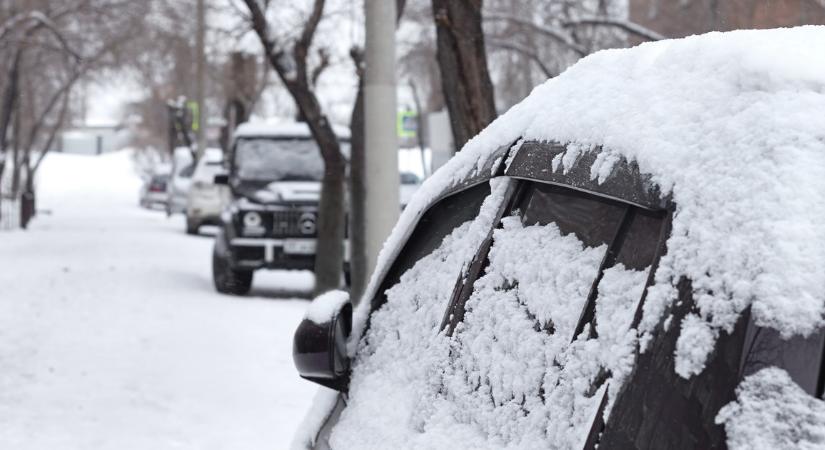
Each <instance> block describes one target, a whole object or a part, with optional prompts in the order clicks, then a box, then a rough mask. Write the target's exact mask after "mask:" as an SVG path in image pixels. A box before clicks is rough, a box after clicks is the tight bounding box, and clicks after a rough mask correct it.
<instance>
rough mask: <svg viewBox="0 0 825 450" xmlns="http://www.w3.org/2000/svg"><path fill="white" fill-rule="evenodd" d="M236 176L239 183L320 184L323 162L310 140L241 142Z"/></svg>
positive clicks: (264, 139)
mask: <svg viewBox="0 0 825 450" xmlns="http://www.w3.org/2000/svg"><path fill="white" fill-rule="evenodd" d="M235 172H236V174H237V176H238V178H240V179H242V180H262V181H319V180H321V177H322V176H323V175H324V160H323V159H322V158H321V152H320V151H319V150H318V146H317V145H316V144H315V141H313V140H311V139H300V138H294V139H288V138H287V139H271V138H270V139H267V138H252V139H240V140H238V143H237V145H236V148H235Z"/></svg>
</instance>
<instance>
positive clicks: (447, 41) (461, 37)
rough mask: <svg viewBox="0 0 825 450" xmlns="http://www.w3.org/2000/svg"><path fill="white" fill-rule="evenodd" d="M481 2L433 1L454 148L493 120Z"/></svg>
mask: <svg viewBox="0 0 825 450" xmlns="http://www.w3.org/2000/svg"><path fill="white" fill-rule="evenodd" d="M482 6H483V0H432V8H433V18H434V20H435V26H436V34H437V42H438V65H439V67H440V68H441V82H442V86H443V91H444V99H445V101H446V104H447V111H448V112H449V114H450V125H451V127H452V132H453V143H454V144H455V147H456V149H460V148H461V147H463V146H464V143H465V142H467V141H468V140H470V138H471V137H473V136H475V135H476V134H478V132H480V131H481V130H482V129H484V127H486V126H487V124H489V123H490V122H492V121H493V119H495V118H496V115H497V114H496V105H495V97H494V92H493V83H492V81H490V73H489V70H488V68H487V51H486V48H485V47H484V32H483V30H482V26H481V10H482Z"/></svg>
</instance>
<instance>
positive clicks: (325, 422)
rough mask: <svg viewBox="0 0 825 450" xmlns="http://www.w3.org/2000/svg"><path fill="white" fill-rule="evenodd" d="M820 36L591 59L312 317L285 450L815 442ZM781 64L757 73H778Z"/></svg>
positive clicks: (819, 330)
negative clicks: (365, 278)
mask: <svg viewBox="0 0 825 450" xmlns="http://www.w3.org/2000/svg"><path fill="white" fill-rule="evenodd" d="M823 47H825V28H823V27H805V28H798V29H784V30H768V31H740V32H732V33H713V34H708V35H703V36H694V37H690V38H686V39H684V40H671V41H662V42H656V43H651V44H644V45H641V46H639V47H636V48H634V49H627V50H611V51H604V52H599V53H597V54H594V55H591V56H589V57H587V58H585V59H583V60H582V61H580V62H579V63H577V64H576V65H575V66H573V67H571V68H570V69H568V70H567V71H566V72H564V73H563V74H562V75H560V76H558V77H556V78H555V79H553V80H550V81H548V82H547V83H545V84H544V85H542V86H539V87H537V88H536V89H534V90H533V92H532V93H531V94H530V96H529V97H527V98H526V99H525V100H524V101H523V102H521V103H520V104H518V105H516V106H514V107H513V108H512V109H511V110H510V111H508V112H507V113H506V114H504V115H503V116H501V117H500V118H498V119H497V120H496V121H494V122H493V123H492V124H491V125H489V126H488V127H487V128H486V129H485V130H484V131H482V132H481V133H480V134H479V135H478V136H476V137H475V138H473V139H471V140H470V141H469V142H468V143H467V144H466V145H465V146H464V148H463V149H462V150H461V151H460V152H459V153H458V154H457V155H456V156H455V157H454V158H453V159H452V160H450V161H449V162H448V163H447V164H446V165H445V166H444V167H442V168H441V169H439V170H438V171H437V172H436V173H435V174H433V175H432V177H430V178H429V179H428V180H427V181H426V182H425V183H424V184H423V186H422V187H421V189H420V190H419V191H418V193H417V194H416V195H415V196H414V197H413V198H412V200H411V201H410V203H409V205H408V206H407V208H405V210H404V211H403V213H402V215H401V217H400V219H399V222H398V224H397V225H396V227H395V229H394V230H393V232H392V233H391V235H390V237H389V238H388V240H387V242H386V243H385V246H384V249H383V251H382V253H381V255H379V258H378V261H379V263H378V265H377V268H376V272H375V273H373V274H372V277H371V283H370V285H369V286H368V288H367V289H366V292H365V294H364V296H363V297H362V298H361V299H353V300H354V301H355V304H354V305H353V303H352V302H350V299H349V298H348V294H347V293H345V292H342V291H333V292H329V293H326V294H323V295H321V296H319V297H318V298H316V299H315V300H314V301H313V302H312V304H311V305H310V306H309V308H308V310H307V313H306V316H305V319H304V320H303V321H302V323H301V324H300V325H299V327H298V329H297V331H296V334H295V341H294V347H293V356H294V360H295V364H296V367H297V368H298V372H299V373H300V375H301V376H302V377H303V378H305V379H308V380H311V381H314V382H316V383H319V384H321V385H323V386H324V388H323V389H321V390H319V392H318V394H317V395H316V397H315V400H314V402H313V409H312V411H310V413H309V414H308V415H307V418H306V420H305V422H304V425H303V426H302V427H301V430H300V432H299V434H298V435H297V436H296V440H295V442H294V443H293V448H313V449H333V450H342V449H351V448H358V449H384V448H392V449H402V448H403V449H425V448H426V449H439V448H450V449H576V450H579V449H587V450H590V449H596V448H598V449H622V450H624V449H684V450H688V449H723V448H733V449H751V448H756V449H796V448H809V449H810V448H825V401H823V393H825V358H823V355H824V354H825V270H823V266H824V265H825V234H823V232H822V224H823V223H825V201H823V192H825V177H823V174H825V143H824V142H825V131H823V130H825V122H823V119H822V117H821V116H819V115H816V114H812V112H811V111H812V109H811V108H813V110H819V109H821V108H825V73H823V72H822V71H807V70H803V68H806V67H821V66H825V55H823V53H822V52H821V48H823ZM777 63H778V64H777Z"/></svg>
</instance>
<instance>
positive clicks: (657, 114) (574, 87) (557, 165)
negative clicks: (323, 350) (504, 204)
mask: <svg viewBox="0 0 825 450" xmlns="http://www.w3.org/2000/svg"><path fill="white" fill-rule="evenodd" d="M822 48H825V27H822V26H806V27H798V28H792V29H776V30H747V31H734V32H728V33H709V34H705V35H700V36H692V37H688V38H685V39H676V40H667V41H659V42H651V43H646V44H642V45H639V46H637V47H634V48H630V49H615V50H605V51H601V52H597V53H595V54H593V55H590V56H588V57H586V58H583V59H582V60H581V61H579V62H578V63H577V64H575V65H574V66H572V67H570V68H569V69H568V70H566V71H565V72H564V73H562V74H561V75H560V76H558V77H556V78H553V79H551V80H548V81H547V82H545V83H544V84H542V85H540V86H538V87H537V88H535V89H534V90H533V92H532V93H531V94H530V95H529V96H528V97H527V98H525V99H524V100H523V101H522V102H521V103H519V104H517V105H515V106H514V107H513V108H511V109H510V110H509V111H507V112H506V113H505V114H504V115H502V116H501V117H499V118H498V119H497V120H495V121H494V122H493V123H492V124H490V125H489V126H488V127H487V128H486V129H484V130H483V131H482V132H481V133H479V134H478V135H477V136H475V137H474V138H473V139H471V140H470V141H469V142H468V143H467V144H466V145H465V146H464V147H463V148H462V150H461V151H460V152H459V153H458V154H457V155H456V156H455V157H454V158H453V159H451V160H450V161H449V162H448V163H447V164H446V165H445V166H444V167H442V168H441V169H439V170H438V171H437V172H436V173H435V174H433V176H432V177H430V178H429V179H428V180H426V181H425V183H424V184H423V185H422V187H421V188H420V189H419V190H418V192H417V193H416V194H415V196H414V197H413V198H412V200H411V202H410V204H409V205H408V207H407V209H405V210H404V212H403V213H402V216H401V218H400V220H399V221H398V223H397V224H396V227H395V229H394V231H393V233H392V234H391V235H390V237H389V238H388V240H387V242H386V243H385V245H384V248H383V251H382V253H381V254H380V255H379V264H378V268H379V270H376V272H375V273H374V274H373V278H372V279H371V282H370V289H368V290H367V292H366V295H367V296H368V297H366V298H370V297H371V296H373V295H375V289H377V285H378V283H380V278H381V277H382V275H381V274H382V272H383V271H382V270H381V269H382V268H384V267H383V266H386V265H388V264H389V263H391V261H392V259H393V258H394V255H395V254H397V251H398V248H399V247H400V245H402V244H403V242H404V240H405V239H406V236H408V235H409V233H410V228H412V227H413V226H414V225H415V223H416V222H417V220H418V218H420V217H421V215H422V214H423V211H424V210H426V209H427V208H428V207H429V206H430V205H432V204H433V203H434V202H435V201H437V200H438V199H439V198H442V197H443V196H444V195H445V193H449V192H452V191H454V190H455V189H456V188H457V187H461V186H463V185H468V184H472V182H475V183H477V182H480V181H483V180H484V179H486V178H490V177H491V176H492V175H493V173H494V172H495V171H496V170H497V168H498V166H499V164H501V163H502V158H503V156H504V155H505V153H506V149H507V148H509V147H510V146H512V144H513V143H517V144H516V146H515V149H516V150H517V151H516V152H515V155H514V154H512V153H513V152H511V155H510V157H509V158H508V161H504V163H505V164H506V163H509V162H511V161H513V160H515V159H517V158H518V152H519V151H523V150H524V149H527V148H531V149H532V150H533V151H534V153H535V156H534V157H535V158H538V157H539V156H540V149H541V148H545V149H547V151H550V150H551V149H554V148H555V149H558V148H559V146H563V147H564V148H565V150H564V151H559V152H557V153H556V154H554V155H553V157H552V158H549V159H547V160H546V167H544V168H543V170H544V171H546V172H549V173H556V174H562V175H563V174H568V173H571V171H574V170H575V167H576V166H577V164H579V163H580V162H581V161H583V160H587V161H589V164H590V167H589V168H588V171H589V178H590V179H591V180H592V181H593V182H594V183H597V184H601V183H606V182H607V181H608V180H609V179H610V178H611V177H612V176H614V174H615V172H616V171H615V170H614V169H615V168H616V167H617V163H622V162H632V163H633V164H635V165H637V166H638V169H639V171H640V173H641V174H645V175H646V176H648V177H649V180H650V182H651V183H653V184H655V185H656V186H657V188H658V189H660V195H662V196H669V197H671V198H672V200H673V201H674V202H675V205H676V212H675V218H674V225H673V232H672V236H671V238H670V240H669V241H668V254H667V256H666V257H665V258H664V259H663V261H662V267H661V268H660V270H659V274H660V275H659V277H658V278H657V284H656V285H655V286H654V287H653V288H652V291H651V295H650V297H649V298H648V301H647V303H646V306H645V317H644V319H643V321H642V324H641V328H642V329H641V330H640V331H642V332H647V331H650V330H652V329H653V327H654V326H655V325H656V324H657V323H658V322H659V320H660V319H661V315H662V314H663V312H664V311H665V310H666V307H667V305H668V304H670V302H671V301H672V299H673V298H674V296H675V284H676V283H677V282H678V280H679V279H680V278H681V277H685V278H688V279H690V280H692V283H693V288H694V296H695V297H696V298H697V299H700V301H699V302H698V304H699V311H698V312H697V313H696V316H698V318H699V320H693V321H691V323H692V324H693V325H694V326H696V327H697V330H692V331H695V333H685V335H686V336H687V335H689V334H690V335H693V336H703V337H705V338H706V339H704V340H703V341H702V342H699V340H697V341H696V342H692V344H695V345H698V346H700V347H701V348H702V351H688V350H685V353H684V354H678V352H677V358H678V359H679V364H677V368H678V369H679V370H680V373H682V374H683V375H685V376H689V375H690V374H695V373H698V372H699V371H701V370H702V368H703V367H704V359H705V358H706V357H707V355H708V353H709V352H710V351H711V350H712V346H713V342H714V341H715V337H716V336H718V333H719V332H720V330H724V329H729V328H730V327H732V326H733V324H734V323H735V322H736V320H737V319H738V317H739V315H740V314H741V313H742V312H743V311H744V310H745V309H746V308H748V307H749V306H751V305H752V306H753V308H752V312H753V315H754V318H755V320H756V321H757V323H759V324H760V325H763V326H770V327H773V328H775V329H777V330H779V331H780V332H781V333H782V334H783V335H786V336H787V335H793V334H808V333H810V332H812V331H813V330H815V329H819V328H821V327H822V326H823V322H824V321H823V312H825V293H823V292H822V289H821V286H823V285H825V270H822V268H821V261H825V237H824V236H825V235H823V234H822V233H821V232H820V228H821V224H822V223H825V197H823V196H822V192H825V177H823V176H822V174H823V173H825V115H822V114H815V113H812V111H825V53H823V52H821V49H822ZM533 141H537V142H550V143H554V144H553V145H545V146H543V147H542V146H538V147H537V146H532V147H531V146H529V145H521V144H522V143H524V142H528V143H529V142H533ZM502 149H504V150H502ZM585 155H592V157H589V158H585ZM817 262H819V263H820V264H817ZM815 266H817V267H819V268H818V269H816V270H814V267H815ZM384 269H385V268H384ZM367 305H369V302H361V307H359V308H356V312H355V323H354V326H355V330H356V333H354V335H355V336H358V335H359V333H360V329H359V327H361V326H363V325H364V324H365V323H366V316H367V315H368V314H369V310H368V306H367ZM686 339H688V338H686ZM690 344H691V343H689V342H682V344H680V348H686V349H690ZM354 349H355V347H354V343H353V346H351V351H354Z"/></svg>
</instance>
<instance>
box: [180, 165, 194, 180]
mask: <svg viewBox="0 0 825 450" xmlns="http://www.w3.org/2000/svg"><path fill="white" fill-rule="evenodd" d="M194 172H195V164H189V165H187V166H186V167H184V168H183V169H181V170H180V172H178V176H180V177H181V178H190V177H191V176H192V174H193V173H194Z"/></svg>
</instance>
